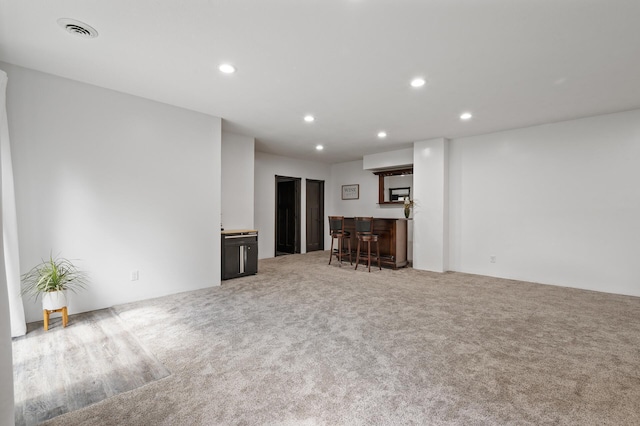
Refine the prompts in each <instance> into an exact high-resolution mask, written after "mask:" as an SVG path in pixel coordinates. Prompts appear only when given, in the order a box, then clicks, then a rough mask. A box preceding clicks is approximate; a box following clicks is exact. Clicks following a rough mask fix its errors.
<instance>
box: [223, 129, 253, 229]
mask: <svg viewBox="0 0 640 426" xmlns="http://www.w3.org/2000/svg"><path fill="white" fill-rule="evenodd" d="M254 157H255V139H254V138H252V137H248V136H242V135H237V134H235V133H228V132H222V220H221V222H222V226H223V228H224V229H227V230H229V229H253V226H254V224H253V210H254V206H253V203H254V194H253V192H254V190H253V188H254V168H255V165H254V162H255V161H254Z"/></svg>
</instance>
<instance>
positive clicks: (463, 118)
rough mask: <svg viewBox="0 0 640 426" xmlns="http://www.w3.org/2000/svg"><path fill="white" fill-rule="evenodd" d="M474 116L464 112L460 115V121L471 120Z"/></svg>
mask: <svg viewBox="0 0 640 426" xmlns="http://www.w3.org/2000/svg"><path fill="white" fill-rule="evenodd" d="M471 117H473V115H471V113H470V112H463V113H462V114H460V120H469V119H470V118H471Z"/></svg>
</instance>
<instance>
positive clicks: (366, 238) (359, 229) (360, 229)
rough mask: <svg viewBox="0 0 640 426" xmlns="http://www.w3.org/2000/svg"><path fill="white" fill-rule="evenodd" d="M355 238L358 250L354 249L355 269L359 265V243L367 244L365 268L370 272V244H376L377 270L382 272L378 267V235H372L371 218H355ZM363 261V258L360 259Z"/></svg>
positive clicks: (379, 266)
mask: <svg viewBox="0 0 640 426" xmlns="http://www.w3.org/2000/svg"><path fill="white" fill-rule="evenodd" d="M356 238H358V248H357V249H356V269H358V264H359V263H360V242H361V241H362V242H363V243H367V257H366V259H367V266H368V267H369V272H371V243H372V242H374V243H376V258H377V259H378V268H380V270H382V266H381V265H380V242H379V241H378V235H377V234H374V233H373V218H372V217H356ZM362 259H363V260H364V259H365V258H364V257H363V258H362Z"/></svg>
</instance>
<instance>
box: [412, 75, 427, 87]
mask: <svg viewBox="0 0 640 426" xmlns="http://www.w3.org/2000/svg"><path fill="white" fill-rule="evenodd" d="M425 83H426V81H425V79H424V78H421V77H417V78H414V79H413V80H411V87H422V86H424V84H425Z"/></svg>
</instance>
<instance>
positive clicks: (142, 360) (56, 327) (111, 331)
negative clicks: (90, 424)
mask: <svg viewBox="0 0 640 426" xmlns="http://www.w3.org/2000/svg"><path fill="white" fill-rule="evenodd" d="M13 360H14V362H13V364H14V369H13V370H14V388H15V410H16V411H15V412H16V416H15V421H16V425H32V424H38V423H40V422H43V421H45V420H48V419H51V418H53V417H56V416H58V415H60V414H64V413H67V412H70V411H74V410H77V409H79V408H83V407H86V406H89V405H91V404H94V403H96V402H98V401H102V400H103V399H106V398H109V397H112V396H114V395H117V394H119V393H122V392H127V391H130V390H132V389H136V388H138V387H140V386H142V385H145V384H147V383H150V382H153V381H155V380H158V379H161V378H164V377H167V376H169V374H170V372H169V371H168V370H167V369H166V368H165V367H164V366H163V365H162V364H161V363H160V362H159V361H158V360H156V359H155V358H154V357H153V355H151V354H150V353H149V352H148V351H147V350H146V349H145V348H143V347H142V346H141V345H140V343H139V342H138V340H137V339H136V338H135V337H134V336H133V335H132V334H131V333H129V332H128V331H127V330H126V329H125V327H124V324H123V323H122V321H121V319H120V318H119V317H118V316H117V314H115V313H114V311H112V310H111V309H102V310H99V311H93V312H87V313H83V314H77V315H72V316H70V317H69V325H68V326H67V327H66V328H63V327H62V321H61V319H60V318H58V319H53V320H52V321H51V323H50V327H49V331H44V328H43V322H42V321H39V322H35V323H31V324H28V332H27V334H26V335H25V336H23V337H19V338H16V339H13Z"/></svg>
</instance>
